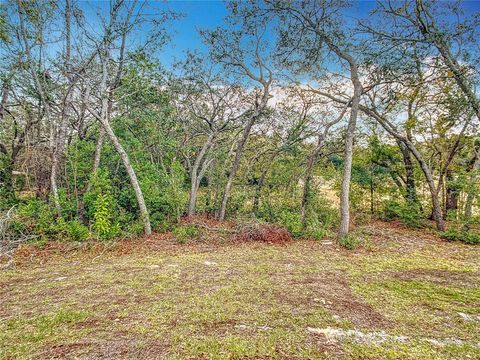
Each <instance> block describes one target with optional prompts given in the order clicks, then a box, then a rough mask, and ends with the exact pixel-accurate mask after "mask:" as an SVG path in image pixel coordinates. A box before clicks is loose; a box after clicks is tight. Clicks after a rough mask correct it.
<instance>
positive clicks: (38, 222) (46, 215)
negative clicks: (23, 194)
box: [17, 199, 58, 239]
mask: <svg viewBox="0 0 480 360" xmlns="http://www.w3.org/2000/svg"><path fill="white" fill-rule="evenodd" d="M17 221H18V222H21V223H22V224H23V226H22V229H21V230H22V232H25V233H28V234H34V235H37V236H39V237H41V238H46V239H49V238H55V237H56V235H57V233H58V226H57V222H56V220H55V211H54V210H53V209H52V208H50V207H49V205H48V203H46V202H45V201H42V200H40V199H29V200H27V201H25V202H23V203H21V204H20V205H19V207H18V212H17ZM19 230H20V229H19Z"/></svg>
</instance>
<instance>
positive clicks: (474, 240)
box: [441, 226, 480, 245]
mask: <svg viewBox="0 0 480 360" xmlns="http://www.w3.org/2000/svg"><path fill="white" fill-rule="evenodd" d="M441 236H442V237H443V238H444V239H447V240H449V241H461V242H464V243H465V244H470V245H477V244H480V233H478V232H476V231H474V230H466V229H462V228H461V227H459V226H453V227H451V228H449V229H448V230H447V231H445V232H443V233H442V234H441Z"/></svg>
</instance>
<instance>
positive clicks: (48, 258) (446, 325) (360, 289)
mask: <svg viewBox="0 0 480 360" xmlns="http://www.w3.org/2000/svg"><path fill="white" fill-rule="evenodd" d="M208 225H209V226H210V227H214V226H217V225H216V224H208ZM357 232H358V234H360V236H361V238H362V239H363V240H362V245H361V246H360V247H359V248H358V249H356V250H352V251H349V250H345V249H343V248H340V247H338V246H337V245H336V244H335V242H334V241H309V240H292V241H288V242H285V243H282V244H271V243H262V242H257V241H252V242H239V241H230V240H229V239H228V236H226V237H221V238H217V239H211V240H209V239H205V238H203V239H197V240H188V241H186V243H182V244H180V243H178V242H177V241H175V239H173V238H172V237H171V236H169V235H168V234H156V235H154V236H151V237H149V238H142V239H135V240H125V241H120V242H116V243H105V244H72V243H51V244H49V245H47V246H45V247H42V248H39V247H35V246H24V247H22V248H21V249H19V250H18V251H17V255H16V257H15V262H14V264H15V266H13V267H11V268H9V269H7V270H3V271H0V358H2V359H17V358H18V359H58V358H67V359H119V358H123V359H480V261H479V260H480V247H478V246H468V245H463V244H460V243H449V242H445V241H444V240H441V239H439V238H437V237H436V236H435V235H434V234H433V233H429V232H427V231H425V230H411V229H408V228H406V227H404V226H402V225H399V224H394V223H382V222H376V223H372V224H370V225H368V226H364V227H362V228H360V229H357Z"/></svg>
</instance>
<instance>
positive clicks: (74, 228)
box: [66, 220, 90, 241]
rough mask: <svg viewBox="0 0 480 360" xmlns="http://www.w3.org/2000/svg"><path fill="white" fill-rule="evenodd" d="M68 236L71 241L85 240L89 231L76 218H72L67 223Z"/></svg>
mask: <svg viewBox="0 0 480 360" xmlns="http://www.w3.org/2000/svg"><path fill="white" fill-rule="evenodd" d="M66 230H67V234H68V238H69V239H70V240H73V241H85V240H88V238H89V236H90V231H89V230H88V228H87V227H86V226H85V225H83V224H82V223H81V222H80V221H78V220H72V221H70V222H68V223H67V228H66Z"/></svg>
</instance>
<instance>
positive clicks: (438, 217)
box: [316, 90, 445, 231]
mask: <svg viewBox="0 0 480 360" xmlns="http://www.w3.org/2000/svg"><path fill="white" fill-rule="evenodd" d="M316 92H317V93H318V94H321V95H323V96H325V97H327V98H330V99H332V100H334V101H336V102H338V103H341V104H348V101H346V100H344V99H339V98H337V97H335V96H332V95H331V94H329V93H325V92H323V91H318V90H316ZM352 105H353V102H352ZM359 109H360V110H361V111H362V112H363V113H365V114H366V115H368V116H371V117H372V118H374V119H375V120H376V121H377V122H378V123H379V124H380V125H381V126H382V127H383V128H384V129H385V130H386V131H387V132H388V133H389V134H390V135H392V136H393V137H394V138H395V139H397V140H399V141H402V142H403V143H404V144H405V146H406V147H407V148H408V149H409V150H410V152H411V153H412V155H413V156H414V157H415V159H416V160H417V162H418V163H419V165H420V168H421V169H422V172H423V174H424V175H425V179H426V181H427V184H428V188H429V191H430V195H431V200H432V208H433V211H432V213H433V216H434V218H435V223H436V226H437V230H439V231H445V222H444V220H443V216H442V208H441V206H440V202H439V201H438V193H437V188H436V186H435V182H434V180H433V176H432V173H431V171H430V168H429V167H428V164H427V163H426V162H425V160H424V159H423V156H422V154H420V152H419V151H418V150H417V148H416V147H415V145H414V144H413V143H412V142H411V141H410V140H408V139H407V138H406V137H404V136H402V135H401V134H399V133H398V131H397V130H396V129H395V126H394V125H392V124H391V123H390V122H389V121H388V119H386V118H384V117H382V116H381V115H380V114H378V113H377V112H376V111H375V110H374V109H370V108H369V107H367V106H364V105H359Z"/></svg>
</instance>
